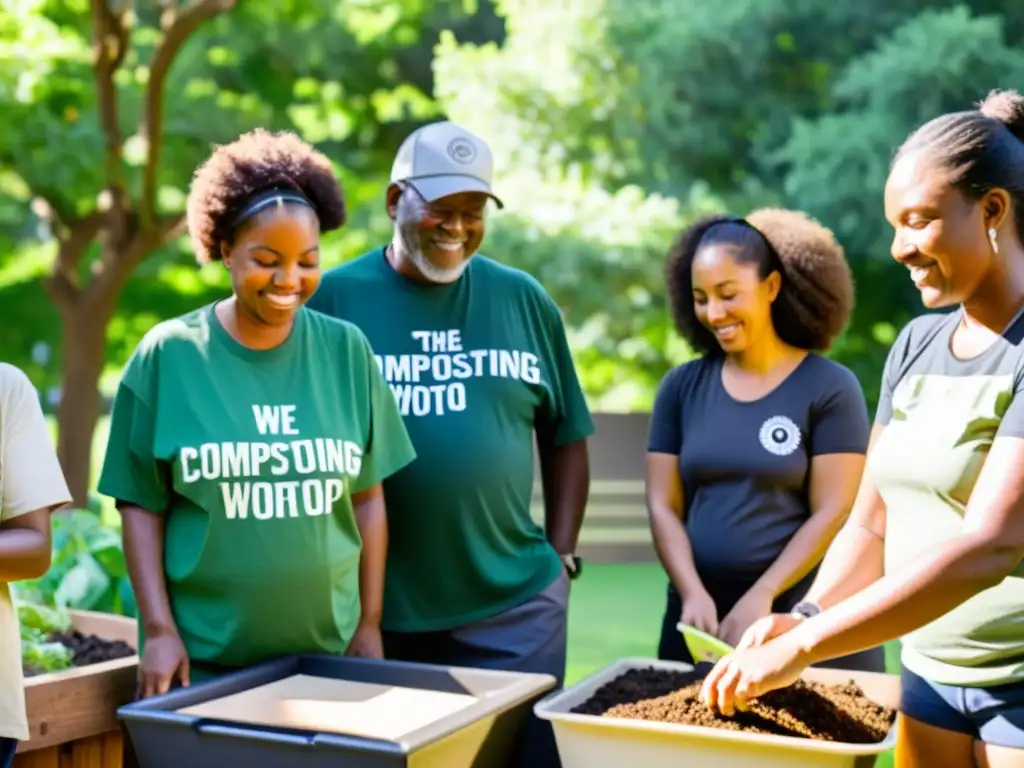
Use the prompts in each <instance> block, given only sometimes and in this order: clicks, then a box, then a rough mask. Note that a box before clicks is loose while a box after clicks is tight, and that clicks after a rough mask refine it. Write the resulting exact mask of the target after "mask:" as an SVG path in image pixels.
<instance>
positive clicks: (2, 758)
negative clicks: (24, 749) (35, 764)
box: [0, 738, 18, 768]
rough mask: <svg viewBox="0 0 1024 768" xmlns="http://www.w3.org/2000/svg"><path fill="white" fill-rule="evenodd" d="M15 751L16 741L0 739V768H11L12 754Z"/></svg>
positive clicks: (12, 763)
mask: <svg viewBox="0 0 1024 768" xmlns="http://www.w3.org/2000/svg"><path fill="white" fill-rule="evenodd" d="M17 750H18V740H17V739H6V738H0V768H11V766H13V765H14V753H15V752H16V751H17Z"/></svg>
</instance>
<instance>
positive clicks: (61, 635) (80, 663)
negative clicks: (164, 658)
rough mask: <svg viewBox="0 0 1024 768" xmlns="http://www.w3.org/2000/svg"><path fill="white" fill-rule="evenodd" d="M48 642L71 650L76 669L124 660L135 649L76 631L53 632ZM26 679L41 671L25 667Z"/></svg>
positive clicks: (124, 643) (116, 641)
mask: <svg viewBox="0 0 1024 768" xmlns="http://www.w3.org/2000/svg"><path fill="white" fill-rule="evenodd" d="M49 640H50V642H53V643H62V644H64V645H65V646H66V647H67V648H68V649H70V650H71V653H72V657H71V663H72V664H74V665H75V666H76V667H87V666H89V665H90V664H99V663H100V662H103V661H113V660H114V659H125V658H128V657H129V656H134V655H135V649H134V648H132V647H131V646H130V645H128V643H126V642H124V641H122V640H104V639H103V638H102V637H97V636H96V635H83V634H82V633H81V632H79V631H78V630H77V629H75V630H72V631H70V632H55V633H53V634H52V635H50V637H49ZM23 672H24V674H25V676H26V677H31V676H33V675H38V674H42V670H39V669H35V668H33V667H31V666H25V667H24V668H23Z"/></svg>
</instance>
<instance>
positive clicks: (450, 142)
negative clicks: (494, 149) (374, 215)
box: [391, 120, 505, 208]
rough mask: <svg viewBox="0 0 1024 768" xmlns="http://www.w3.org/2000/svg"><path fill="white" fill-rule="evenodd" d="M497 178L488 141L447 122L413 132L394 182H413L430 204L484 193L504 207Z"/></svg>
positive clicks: (397, 158) (400, 151) (403, 149)
mask: <svg viewBox="0 0 1024 768" xmlns="http://www.w3.org/2000/svg"><path fill="white" fill-rule="evenodd" d="M493 175H494V158H493V156H492V155H491V149H490V147H488V146H487V142H485V141H484V140H483V139H481V138H480V137H478V136H474V135H473V134H472V133H470V132H469V131H467V130H466V129H465V128H461V127H460V126H458V125H456V124H455V123H452V122H450V121H447V120H445V121H443V122H439V123H430V124H429V125H425V126H423V127H422V128H418V129H417V130H415V131H413V132H412V133H411V134H410V135H409V137H408V138H407V139H406V140H405V141H404V142H402V146H401V147H399V148H398V154H397V155H396V156H395V162H394V164H393V165H392V166H391V183H392V184H394V183H395V182H400V181H408V182H411V183H412V185H413V186H414V187H415V188H416V191H417V192H419V193H420V194H421V195H423V198H424V199H425V200H426V201H427V202H433V201H434V200H437V199H439V198H442V197H447V196H448V195H457V194H459V193H460V192H484V193H485V194H487V195H489V196H490V198H491V199H492V200H494V202H495V203H496V204H497V206H498V207H499V208H504V207H505V204H504V203H503V202H501V200H500V199H499V198H498V196H497V195H495V194H494V193H493V192H492V191H491V181H492V178H493Z"/></svg>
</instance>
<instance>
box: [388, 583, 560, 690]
mask: <svg viewBox="0 0 1024 768" xmlns="http://www.w3.org/2000/svg"><path fill="white" fill-rule="evenodd" d="M569 585H570V581H569V576H568V574H566V572H565V571H564V570H563V571H560V572H559V575H558V577H557V578H556V579H555V580H554V581H553V582H551V583H550V584H549V585H548V586H547V587H546V588H544V589H543V590H542V591H541V592H539V593H538V594H536V595H535V596H534V597H532V598H530V599H529V600H527V601H525V602H523V603H520V604H519V605H517V606H515V607H514V608H510V609H509V610H507V611H503V612H502V613H499V614H497V615H496V616H492V617H490V618H488V619H484V620H483V621H478V622H474V623H473V624H467V625H465V626H461V627H456V628H454V629H447V630H440V631H435V632H388V631H385V632H384V633H383V635H384V656H385V658H389V659H399V660H401V661H414V662H422V663H426V664H446V665H452V666H465V667H480V668H484V669H504V670H509V671H512V672H534V673H540V674H546V675H552V676H554V677H555V679H556V680H558V684H559V685H561V684H562V681H563V679H564V678H565V652H566V641H567V638H568V633H567V627H566V618H567V613H568V606H569Z"/></svg>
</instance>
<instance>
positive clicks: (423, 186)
mask: <svg viewBox="0 0 1024 768" xmlns="http://www.w3.org/2000/svg"><path fill="white" fill-rule="evenodd" d="M491 177H492V155H491V150H490V148H489V147H488V145H487V144H486V143H485V142H484V141H483V140H482V139H480V138H479V137H477V136H475V135H473V134H471V133H469V132H468V131H466V130H464V129H462V128H461V127H459V126H457V125H455V124H453V123H451V122H438V123H433V124H430V125H427V126H425V127H423V128H421V129H419V130H417V131H416V132H414V133H413V134H412V135H410V136H409V137H408V138H407V139H406V141H405V142H404V143H403V145H402V147H401V148H400V149H399V151H398V154H397V156H396V158H395V162H394V166H393V169H392V173H391V184H390V185H389V186H388V188H387V198H386V204H387V211H388V215H389V216H390V217H391V218H392V219H393V220H394V222H395V226H394V236H393V238H392V240H391V242H390V243H389V244H387V245H383V246H380V247H377V248H374V249H373V250H372V251H370V252H369V253H367V254H365V255H363V256H361V257H359V258H357V259H355V260H353V261H351V262H349V263H347V264H343V265H342V266H340V267H337V268H336V269H333V270H331V271H329V272H327V273H326V274H325V275H324V279H323V282H322V283H321V285H320V288H319V290H318V291H317V293H316V294H315V295H314V296H313V298H312V299H311V301H310V304H309V306H311V307H313V308H315V309H317V310H320V311H322V312H325V313H327V314H330V315H334V316H337V317H342V318H344V319H346V320H350V321H352V322H354V323H356V324H357V325H358V326H359V327H361V328H362V329H363V330H364V331H365V332H366V334H367V335H368V336H369V338H370V342H371V343H372V345H373V349H374V351H375V353H376V354H377V363H378V365H379V366H380V368H381V370H382V371H383V372H384V375H385V377H386V378H387V380H388V382H389V383H390V384H391V388H392V390H393V391H394V394H395V397H396V399H397V402H398V403H399V407H400V408H401V411H402V415H403V416H404V418H405V422H406V425H407V427H408V429H409V434H410V435H411V437H412V441H413V444H414V446H415V447H416V453H417V456H418V458H417V459H416V461H414V462H413V463H412V464H410V465H409V466H408V467H407V468H405V469H404V470H402V471H401V472H399V473H397V474H395V475H394V476H393V477H391V478H389V479H388V480H387V481H386V482H385V483H384V492H385V497H386V498H387V505H388V517H389V522H390V535H391V539H390V550H389V555H388V566H387V580H386V588H385V591H384V621H383V627H384V646H385V650H386V655H387V656H388V657H389V658H396V659H406V660H412V661H422V662H436V663H443V664H465V665H469V666H478V667H495V668H501V669H508V670H516V671H525V672H542V673H548V674H551V675H553V676H554V677H555V678H556V679H557V680H558V681H559V682H560V681H561V680H562V678H563V676H564V673H565V647H566V605H567V601H568V597H569V578H570V576H571V575H572V574H573V572H574V571H575V570H576V568H577V566H578V564H579V560H578V558H576V557H575V548H576V540H577V536H578V533H579V529H580V525H581V522H582V519H583V511H584V506H585V503H586V499H587V494H588V491H589V464H588V457H587V442H586V439H587V437H588V436H589V435H590V434H591V432H592V431H593V429H594V427H593V423H592V421H591V417H590V414H589V412H588V410H587V405H586V402H585V400H584V397H583V394H582V391H581V389H580V385H579V382H578V380H577V376H576V372H575V370H574V367H573V361H572V358H571V356H570V353H569V346H568V342H567V340H566V335H565V330H564V327H563V322H562V317H561V314H560V312H559V309H558V307H557V306H556V304H555V303H554V301H553V300H552V299H551V298H550V296H549V295H548V294H547V293H546V292H545V290H544V289H543V288H542V287H541V285H540V284H539V283H538V282H537V280H535V279H534V278H533V277H531V276H530V275H528V274H526V273H525V272H523V271H521V270H518V269H516V268H514V267H511V266H507V265H504V264H500V263H498V262H496V261H494V260H492V259H490V258H487V257H486V256H483V255H481V254H478V253H477V250H478V249H479V247H480V243H481V241H482V239H483V237H484V231H485V226H486V207H487V205H488V201H489V200H492V201H494V202H495V203H496V204H497V205H499V206H501V205H502V203H501V201H500V199H499V198H498V197H497V196H496V195H495V194H494V193H493V192H492V190H491V182H492V178H491ZM535 434H536V438H537V444H538V446H539V462H540V469H541V477H542V485H543V490H544V503H545V525H544V527H543V528H542V527H540V526H538V525H537V524H536V523H535V522H534V521H533V519H532V518H531V515H530V497H531V493H532V490H533V483H534V464H533V456H534V453H533V452H534V448H533V446H534V435H535ZM425 574H429V578H425ZM548 731H550V729H548ZM547 736H548V737H550V733H548V734H547ZM549 746H550V752H554V742H553V739H551V741H550V742H549ZM527 752H530V750H529V749H528V750H527ZM541 752H547V750H541ZM532 754H535V756H536V757H537V759H538V760H541V762H543V758H544V755H542V754H541V753H540V752H537V753H532ZM548 757H549V758H550V759H556V758H555V757H554V756H553V755H550V754H548ZM531 765H532V763H531Z"/></svg>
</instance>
